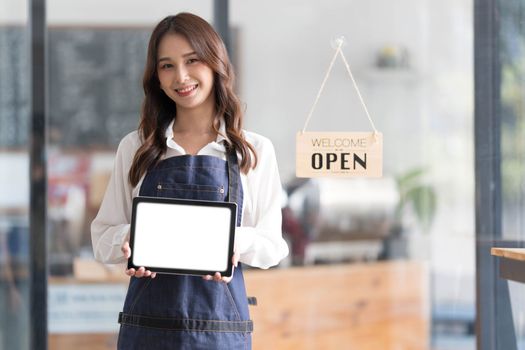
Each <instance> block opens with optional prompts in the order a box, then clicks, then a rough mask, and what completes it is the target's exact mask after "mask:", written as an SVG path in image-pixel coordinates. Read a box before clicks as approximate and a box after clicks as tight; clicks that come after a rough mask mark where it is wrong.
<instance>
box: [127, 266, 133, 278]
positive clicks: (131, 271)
mask: <svg viewBox="0 0 525 350" xmlns="http://www.w3.org/2000/svg"><path fill="white" fill-rule="evenodd" d="M126 275H128V276H134V275H135V269H134V268H131V269H129V270H126Z"/></svg>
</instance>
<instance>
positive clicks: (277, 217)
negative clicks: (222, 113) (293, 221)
mask: <svg viewBox="0 0 525 350" xmlns="http://www.w3.org/2000/svg"><path fill="white" fill-rule="evenodd" d="M172 126H173V123H172V124H170V125H169V126H168V128H167V129H166V144H167V146H168V147H167V151H166V154H165V155H164V158H163V159H166V158H169V157H173V156H179V155H184V154H186V151H185V150H184V149H183V148H182V147H181V146H180V145H178V144H177V143H176V142H175V141H174V140H173V132H172V130H173V128H172ZM220 131H221V133H222V134H224V135H226V133H225V127H224V123H221V126H220ZM244 136H245V138H246V140H247V141H248V142H249V143H250V144H252V145H253V147H254V148H255V150H256V152H257V157H258V163H257V167H256V168H255V169H251V170H250V171H249V172H248V174H243V173H241V182H242V186H243V192H244V193H243V194H244V196H243V197H244V198H243V206H242V222H241V226H240V227H237V228H236V231H235V245H234V246H235V248H234V249H235V250H236V251H238V252H239V253H240V261H241V262H242V263H246V264H248V265H251V266H255V267H260V268H263V269H266V268H269V267H270V266H274V265H277V264H278V263H279V261H281V260H282V259H283V258H285V257H286V256H287V255H288V246H287V244H286V242H285V241H284V239H283V237H282V231H281V195H282V188H281V180H280V178H279V172H278V169H277V161H276V158H275V150H274V148H273V145H272V143H271V141H270V140H268V139H267V138H265V137H263V136H261V135H258V134H256V133H253V132H248V131H244ZM224 142H227V139H225V138H224V137H223V136H222V135H221V134H219V135H218V136H217V139H216V140H215V141H214V142H210V143H209V144H207V145H206V146H204V147H203V148H202V149H201V150H200V151H199V152H198V155H210V156H216V157H219V158H221V159H224V160H226V148H225V147H224ZM140 145H141V142H140V139H139V135H138V132H137V131H134V132H131V133H130V134H128V135H127V136H125V137H124V138H123V139H122V141H120V144H119V146H118V149H117V155H116V158H115V164H114V169H113V172H112V174H111V178H110V180H109V184H108V187H107V189H106V193H105V195H104V199H103V201H102V204H101V206H100V210H99V212H98V214H97V216H96V218H95V220H93V222H92V223H91V239H92V242H93V250H94V253H95V258H96V259H97V260H99V261H101V262H103V263H107V264H115V263H122V262H125V261H126V258H125V257H124V254H123V253H122V251H121V247H122V244H123V243H124V242H125V241H127V240H129V230H130V222H131V204H132V199H133V198H134V197H136V196H138V194H139V190H140V186H141V184H142V181H143V179H144V176H143V177H142V179H141V180H140V181H139V183H138V184H137V186H135V187H132V186H131V185H130V183H129V181H128V173H129V169H130V167H131V163H132V161H133V157H134V155H135V152H136V151H137V149H138V148H139V147H140Z"/></svg>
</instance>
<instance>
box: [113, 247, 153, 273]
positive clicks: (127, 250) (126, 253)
mask: <svg viewBox="0 0 525 350" xmlns="http://www.w3.org/2000/svg"><path fill="white" fill-rule="evenodd" d="M121 249H122V253H124V256H125V257H126V259H129V257H130V256H131V247H130V246H129V242H124V244H123V245H122V248H121ZM126 275H128V276H135V277H138V278H140V277H151V278H155V277H156V276H157V273H156V272H151V271H150V270H146V268H145V267H144V266H141V267H139V268H138V269H137V270H135V269H134V268H131V269H126Z"/></svg>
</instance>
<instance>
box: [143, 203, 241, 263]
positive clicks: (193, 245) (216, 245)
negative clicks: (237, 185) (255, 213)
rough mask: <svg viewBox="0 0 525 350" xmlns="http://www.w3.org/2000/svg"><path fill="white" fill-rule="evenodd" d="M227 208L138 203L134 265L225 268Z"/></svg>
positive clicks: (228, 225) (228, 221)
mask: <svg viewBox="0 0 525 350" xmlns="http://www.w3.org/2000/svg"><path fill="white" fill-rule="evenodd" d="M230 220H231V211H230V209H229V208H224V207H214V206H195V205H181V204H166V203H148V202H141V203H138V204H137V208H136V217H135V231H134V242H133V246H134V250H133V264H134V265H136V266H148V267H161V268H174V269H186V270H204V271H206V270H210V271H224V270H226V269H227V267H228V259H229V258H231V257H228V244H229V236H230Z"/></svg>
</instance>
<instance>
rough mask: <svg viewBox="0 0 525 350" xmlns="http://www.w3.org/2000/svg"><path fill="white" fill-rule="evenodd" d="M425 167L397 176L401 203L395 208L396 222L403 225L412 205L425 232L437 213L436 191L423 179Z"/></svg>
mask: <svg viewBox="0 0 525 350" xmlns="http://www.w3.org/2000/svg"><path fill="white" fill-rule="evenodd" d="M425 172H426V170H425V169H424V168H419V167H418V168H414V169H410V170H408V171H407V172H405V173H402V174H400V175H398V176H396V178H395V180H396V183H397V187H398V190H399V195H400V198H399V203H398V205H397V207H396V210H395V218H396V224H397V225H399V227H403V214H404V212H405V211H406V210H407V208H408V207H411V208H412V210H413V211H414V214H415V216H416V218H417V220H418V222H419V224H420V225H421V228H422V229H423V231H424V232H427V231H428V230H429V228H430V225H431V224H432V221H433V220H434V216H435V213H436V202H437V200H436V192H435V191H434V188H433V187H432V186H431V185H428V184H426V183H425V182H424V180H423V175H424V174H425Z"/></svg>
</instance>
